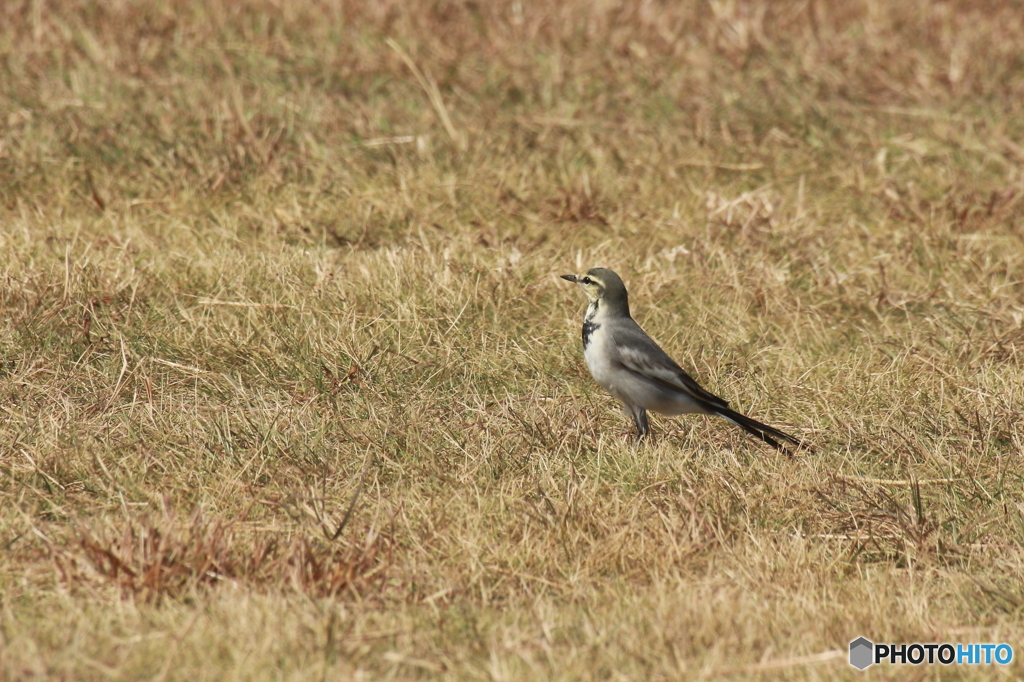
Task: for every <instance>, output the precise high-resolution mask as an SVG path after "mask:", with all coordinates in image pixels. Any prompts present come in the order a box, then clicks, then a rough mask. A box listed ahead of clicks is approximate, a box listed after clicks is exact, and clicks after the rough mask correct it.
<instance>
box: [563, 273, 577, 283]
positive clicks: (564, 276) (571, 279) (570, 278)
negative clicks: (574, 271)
mask: <svg viewBox="0 0 1024 682" xmlns="http://www.w3.org/2000/svg"><path fill="white" fill-rule="evenodd" d="M562 279H567V280H569V281H570V282H575V281H576V275H562Z"/></svg>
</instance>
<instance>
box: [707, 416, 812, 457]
mask: <svg viewBox="0 0 1024 682" xmlns="http://www.w3.org/2000/svg"><path fill="white" fill-rule="evenodd" d="M714 411H715V414H719V415H721V416H723V417H725V418H726V419H728V420H729V421H731V422H732V423H733V424H735V425H736V426H738V427H740V428H741V429H743V430H744V431H746V432H747V433H749V434H750V435H752V436H754V437H755V438H759V439H761V440H763V441H764V442H765V443H768V445H771V446H772V447H773V448H775V449H776V450H780V451H782V452H785V453H786V454H792V449H791V448H799V447H801V446H802V445H803V444H802V443H801V442H800V440H799V439H797V438H796V437H794V436H791V435H789V434H788V433H786V432H785V431H779V430H778V429H777V428H775V427H773V426H768V425H767V424H762V423H761V422H759V421H757V420H756V419H751V418H750V417H748V416H746V415H742V414H740V413H739V412H736V411H734V410H730V409H729V408H728V407H719V408H715V410H714ZM776 439H778V440H776ZM779 441H785V442H786V443H787V444H788V445H783V444H782V443H780V442H779Z"/></svg>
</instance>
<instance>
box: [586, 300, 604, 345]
mask: <svg viewBox="0 0 1024 682" xmlns="http://www.w3.org/2000/svg"><path fill="white" fill-rule="evenodd" d="M594 315H597V303H596V302H595V303H591V304H590V306H589V307H588V308H587V316H586V317H584V318H583V350H586V349H587V346H589V345H590V337H591V336H593V335H594V332H595V331H597V330H598V329H600V328H601V325H599V324H598V323H596V322H594V321H593V320H594Z"/></svg>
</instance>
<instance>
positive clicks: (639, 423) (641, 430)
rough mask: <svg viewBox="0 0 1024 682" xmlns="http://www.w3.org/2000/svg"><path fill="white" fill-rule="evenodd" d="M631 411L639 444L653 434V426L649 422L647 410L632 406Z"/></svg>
mask: <svg viewBox="0 0 1024 682" xmlns="http://www.w3.org/2000/svg"><path fill="white" fill-rule="evenodd" d="M629 411H630V414H632V415H633V421H634V422H635V423H636V442H637V443H639V442H640V441H642V440H643V439H644V438H645V437H646V436H647V435H649V434H650V433H651V425H650V424H649V423H648V422H647V410H645V409H644V408H642V407H639V406H635V407H634V406H630V408H629Z"/></svg>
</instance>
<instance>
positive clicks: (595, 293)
mask: <svg viewBox="0 0 1024 682" xmlns="http://www.w3.org/2000/svg"><path fill="white" fill-rule="evenodd" d="M562 279H567V280H569V281H570V282H576V284H579V285H580V287H582V289H583V291H584V292H585V293H586V294H587V298H589V299H590V300H591V302H593V301H596V300H597V299H599V298H601V295H602V294H604V283H603V282H602V281H601V280H600V279H598V278H597V277H595V276H594V275H591V274H590V273H587V272H585V273H583V274H580V275H562Z"/></svg>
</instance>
